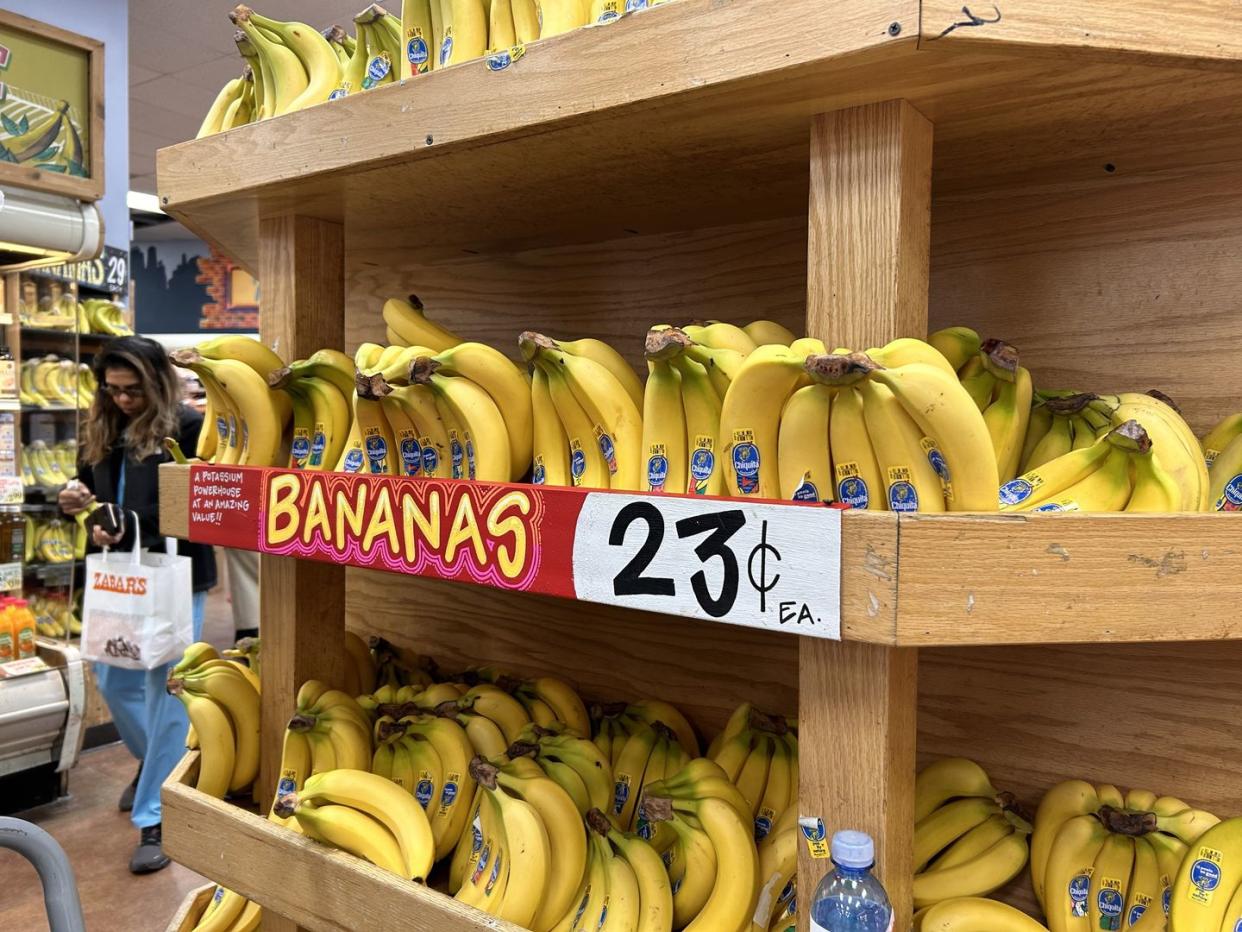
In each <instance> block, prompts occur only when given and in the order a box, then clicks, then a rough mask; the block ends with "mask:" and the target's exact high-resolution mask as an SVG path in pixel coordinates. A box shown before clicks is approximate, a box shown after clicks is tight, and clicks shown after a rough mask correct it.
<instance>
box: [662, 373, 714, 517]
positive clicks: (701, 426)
mask: <svg viewBox="0 0 1242 932" xmlns="http://www.w3.org/2000/svg"><path fill="white" fill-rule="evenodd" d="M671 364H672V365H673V367H674V368H676V369H677V371H678V372H679V373H680V374H681V405H682V412H683V414H684V415H685V420H686V454H687V466H686V473H687V475H686V486H685V488H683V489H674V490H673V491H685V492H689V493H690V494H692V495H722V494H724V470H723V468H722V467H721V465H720V395H719V394H717V392H716V389H715V387H714V386H713V385H712V381H711V378H710V377H709V376H708V374H707V369H705V368H704V367H703V365H702V364H701V363H698V362H695V361H694V360H693V359H690V358H689V357H687V356H684V355H683V356H676V357H674V358H673V359H672V361H671Z"/></svg>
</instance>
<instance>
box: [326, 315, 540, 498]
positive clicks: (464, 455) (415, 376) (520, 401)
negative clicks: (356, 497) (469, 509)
mask: <svg viewBox="0 0 1242 932" xmlns="http://www.w3.org/2000/svg"><path fill="white" fill-rule="evenodd" d="M393 303H394V302H393V301H389V302H388V304H393ZM401 303H404V302H401ZM376 350H378V352H377V351H376ZM354 361H355V363H356V364H357V367H358V376H357V384H356V390H355V392H354V415H355V420H356V421H357V422H358V425H359V427H358V429H357V430H356V431H355V434H354V437H351V440H355V439H356V442H358V443H359V444H360V445H361V448H362V449H364V450H365V452H366V460H365V462H366V464H367V465H369V471H371V472H373V473H375V472H386V473H388V474H401V475H419V474H420V473H424V474H425V472H426V466H427V462H428V460H431V461H434V463H435V464H436V465H437V474H443V473H447V474H448V475H450V476H451V477H452V478H454V479H479V480H482V481H487V482H509V481H513V480H517V479H521V478H523V477H524V476H525V475H526V474H527V473H528V472H529V470H530V462H531V443H532V435H531V432H532V412H531V400H530V388H529V385H528V383H527V381H526V376H525V375H524V374H523V373H522V371H521V370H520V369H519V368H518V367H517V366H516V365H515V364H514V363H513V362H512V361H511V360H510V359H509V358H508V357H506V356H505V355H504V354H503V353H500V352H499V351H497V350H495V349H493V348H492V347H490V346H488V345H486V344H484V343H474V342H464V343H457V344H455V345H453V346H450V347H448V348H446V349H443V350H439V351H435V350H433V349H432V348H431V347H426V346H390V347H387V348H386V349H385V348H380V347H377V346H376V345H375V344H363V346H362V347H361V348H360V349H359V351H358V353H357V354H356V355H355V360H354ZM381 449H382V450H384V451H385V453H386V455H385V456H384V457H382V458H381V457H379V456H377V455H373V451H375V450H381ZM394 452H395V453H399V458H398V456H397V455H394ZM348 455H349V451H348V450H347V452H346V456H348ZM355 458H357V457H355ZM344 465H345V466H346V467H348V465H349V464H348V462H345V463H344ZM445 467H448V469H447V470H446V469H445ZM347 471H348V469H347Z"/></svg>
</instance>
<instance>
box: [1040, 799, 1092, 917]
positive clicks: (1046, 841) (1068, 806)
mask: <svg viewBox="0 0 1242 932" xmlns="http://www.w3.org/2000/svg"><path fill="white" fill-rule="evenodd" d="M1100 806H1101V801H1100V796H1099V793H1098V792H1096V789H1095V787H1094V786H1092V785H1091V784H1090V783H1087V782H1086V781H1085V780H1066V781H1064V782H1062V783H1058V784H1057V785H1056V786H1054V787H1053V788H1052V789H1050V790H1048V792H1046V793H1045V794H1044V798H1043V799H1042V800H1040V803H1039V808H1038V809H1037V810H1036V812H1035V831H1034V833H1033V834H1032V835H1031V885H1032V886H1033V887H1034V889H1035V898H1036V899H1037V900H1038V901H1039V904H1040V905H1041V906H1042V907H1044V909H1045V912H1046V911H1047V907H1048V901H1047V899H1046V897H1045V893H1044V877H1045V872H1046V871H1047V868H1048V858H1049V856H1050V854H1051V852H1052V845H1053V842H1054V840H1055V839H1056V837H1057V833H1058V832H1060V831H1061V827H1062V826H1063V825H1064V824H1065V823H1066V822H1068V821H1069V820H1070V819H1072V818H1075V817H1076V816H1081V815H1094V814H1095V813H1097V812H1098V811H1099V809H1100Z"/></svg>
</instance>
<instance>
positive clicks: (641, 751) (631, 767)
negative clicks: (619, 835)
mask: <svg viewBox="0 0 1242 932" xmlns="http://www.w3.org/2000/svg"><path fill="white" fill-rule="evenodd" d="M656 738H657V734H656V731H655V729H653V728H651V727H650V726H648V725H646V723H644V724H643V727H642V728H641V729H639V730H638V731H637V732H636V733H635V734H634V735H632V736H631V737H630V739H629V740H628V741H626V742H625V746H624V748H623V749H622V751H621V756H620V757H619V758H618V759H617V763H616V766H615V767H614V768H613V805H612V810H611V812H612V814H613V815H614V816H616V817H617V822H618V824H619V825H620V826H621V827H622V828H624V829H626V830H627V831H632V830H633V827H634V822H635V814H636V811H637V807H638V801H639V798H640V796H641V793H640V792H639V791H640V789H641V788H642V785H643V774H644V773H645V772H646V769H647V763H648V761H649V760H650V759H651V755H652V751H653V750H654V748H655V744H656Z"/></svg>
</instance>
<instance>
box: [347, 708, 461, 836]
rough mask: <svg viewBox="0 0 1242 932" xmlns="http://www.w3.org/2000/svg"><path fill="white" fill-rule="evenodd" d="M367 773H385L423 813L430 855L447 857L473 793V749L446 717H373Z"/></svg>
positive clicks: (455, 724) (413, 713)
mask: <svg viewBox="0 0 1242 932" xmlns="http://www.w3.org/2000/svg"><path fill="white" fill-rule="evenodd" d="M374 735H375V739H376V742H375V753H374V755H373V756H372V759H371V772H372V773H374V774H378V775H379V776H382V777H387V778H388V779H389V780H392V781H393V782H394V783H396V784H397V785H398V786H401V787H403V788H404V789H405V790H406V792H408V793H409V794H410V795H411V796H413V797H414V799H415V800H417V802H418V804H419V805H420V806H421V807H422V808H423V809H424V810H425V811H426V813H427V818H428V819H429V820H430V822H431V831H432V835H433V837H434V839H435V858H436V860H440V859H442V858H444V857H447V856H448V855H449V854H450V853H451V852H452V851H453V850H454V849H455V848H456V846H457V844H458V842H459V841H460V839H461V836H462V832H463V831H464V829H465V827H466V824H467V821H468V820H469V817H470V810H471V807H472V804H473V800H474V797H475V790H476V786H475V777H474V775H473V773H472V772H471V770H470V761H471V760H472V759H473V758H474V756H475V753H474V747H473V746H472V745H471V743H470V739H469V737H467V735H466V732H465V729H463V728H462V727H461V726H460V725H459V724H458V723H457V722H455V721H453V720H452V719H451V718H443V717H440V716H437V715H430V714H426V713H420V712H409V713H406V714H403V715H402V716H401V717H400V718H394V717H392V716H390V715H382V716H380V718H379V719H378V720H377V721H376V724H375V729H374Z"/></svg>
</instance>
